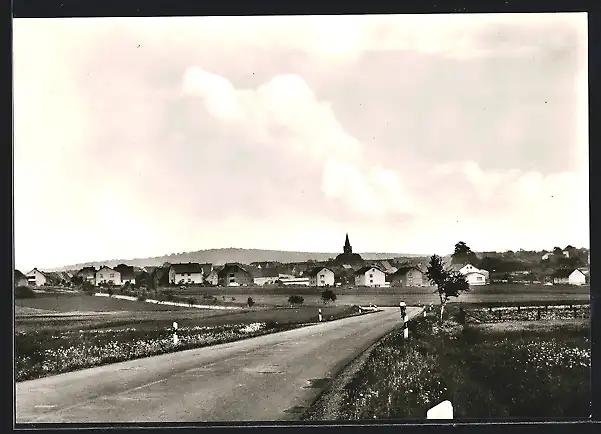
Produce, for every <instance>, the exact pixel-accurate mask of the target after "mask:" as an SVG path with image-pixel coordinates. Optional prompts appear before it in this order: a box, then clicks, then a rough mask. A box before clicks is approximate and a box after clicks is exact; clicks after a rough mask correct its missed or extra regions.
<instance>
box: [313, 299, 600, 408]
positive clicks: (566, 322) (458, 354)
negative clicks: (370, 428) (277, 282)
mask: <svg viewBox="0 0 601 434" xmlns="http://www.w3.org/2000/svg"><path fill="white" fill-rule="evenodd" d="M453 310H454V309H450V311H451V313H452V311H453ZM515 315H522V316H524V315H525V314H524V313H523V312H520V313H519V314H517V313H516V314H515ZM553 315H554V318H555V319H549V320H543V321H528V320H526V321H524V322H522V323H520V322H516V321H513V322H512V321H507V322H502V323H496V324H495V323H487V324H482V325H467V326H466V327H465V328H462V327H461V326H459V325H458V324H457V323H456V322H453V321H447V322H446V323H445V326H444V327H442V328H441V327H439V326H438V325H437V322H436V320H435V318H434V317H433V316H432V317H428V318H420V319H419V320H416V321H415V322H413V324H412V326H411V331H410V334H411V337H410V340H409V341H404V340H403V337H402V332H400V330H399V331H395V332H393V333H391V334H390V335H389V336H387V337H386V338H385V339H384V340H382V341H381V342H380V343H379V344H378V345H377V346H376V347H375V348H374V350H373V352H371V353H370V354H369V356H368V357H367V359H366V361H365V363H363V364H362V365H361V366H360V368H359V369H358V371H356V372H355V373H354V374H353V375H352V377H351V378H350V379H349V380H350V381H348V382H346V383H345V385H344V386H343V387H341V388H340V389H339V390H338V392H336V394H335V393H334V392H332V394H330V395H328V394H326V395H324V396H323V397H322V398H321V399H320V400H319V401H318V403H317V404H316V405H315V406H314V408H312V409H311V411H309V412H308V413H307V414H306V418H307V419H310V420H311V419H313V420H320V419H330V420H362V419H363V420H366V419H369V420H373V419H379V420H385V419H424V418H425V417H426V413H427V411H428V410H429V409H430V408H431V407H433V406H434V405H436V404H438V403H440V402H442V401H444V400H449V401H451V403H452V404H453V407H454V417H455V418H458V419H466V418H482V419H490V418H520V419H532V418H553V419H556V418H564V417H568V418H588V417H589V415H590V399H591V390H590V374H591V353H590V341H589V332H590V327H589V320H588V319H586V318H585V319H572V318H571V316H572V315H573V313H572V312H571V311H568V312H567V313H565V314H559V313H557V312H556V313H554V314H553Z"/></svg>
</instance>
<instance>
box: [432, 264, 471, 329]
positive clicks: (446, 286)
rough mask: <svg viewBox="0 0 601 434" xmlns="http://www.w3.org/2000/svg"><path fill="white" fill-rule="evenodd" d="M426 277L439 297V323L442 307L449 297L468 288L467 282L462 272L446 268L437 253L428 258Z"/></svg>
mask: <svg viewBox="0 0 601 434" xmlns="http://www.w3.org/2000/svg"><path fill="white" fill-rule="evenodd" d="M426 277H427V278H428V280H429V281H430V282H431V283H433V284H434V285H435V286H436V292H437V293H438V297H439V298H440V323H441V324H442V318H443V314H444V309H445V306H446V305H447V302H448V301H449V298H450V297H458V296H459V294H460V293H461V292H463V291H467V290H469V284H468V283H467V280H465V277H464V276H463V274H461V273H459V272H458V271H452V270H447V269H446V268H445V267H444V264H443V262H442V258H441V257H440V256H438V255H432V257H431V258H430V263H429V264H428V270H427V271H426Z"/></svg>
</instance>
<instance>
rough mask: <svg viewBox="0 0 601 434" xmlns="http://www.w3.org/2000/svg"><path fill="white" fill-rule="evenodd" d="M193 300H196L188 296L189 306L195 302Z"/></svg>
mask: <svg viewBox="0 0 601 434" xmlns="http://www.w3.org/2000/svg"><path fill="white" fill-rule="evenodd" d="M195 301H196V300H194V299H193V298H191V297H190V298H188V304H189V305H190V306H192V305H193V304H194V302H195Z"/></svg>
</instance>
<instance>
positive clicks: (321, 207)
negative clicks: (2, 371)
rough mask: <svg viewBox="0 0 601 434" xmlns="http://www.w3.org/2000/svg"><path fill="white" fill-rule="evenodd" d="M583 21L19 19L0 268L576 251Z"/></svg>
mask: <svg viewBox="0 0 601 434" xmlns="http://www.w3.org/2000/svg"><path fill="white" fill-rule="evenodd" d="M586 34H587V22H586V15H584V14H528V15H459V14H458V15H410V16H392V15H391V16H338V17H336V16H329V17H316V16H314V17H310V16H305V17H209V18H204V17H203V18H127V19H116V18H101V19H44V20H31V19H20V20H15V22H14V131H15V135H14V214H15V229H14V237H15V261H16V266H17V267H21V268H31V267H33V266H38V267H41V268H42V267H53V266H61V265H67V264H72V263H76V262H81V261H88V260H89V261H91V260H103V259H109V258H132V257H146V256H155V255H162V254H167V253H177V252H184V251H192V250H199V249H206V248H222V247H241V248H267V249H282V250H302V251H339V250H341V248H342V243H343V241H344V234H345V232H349V234H350V237H351V242H352V244H353V246H354V248H355V250H356V251H359V252H366V251H382V252H403V253H434V252H436V253H439V254H446V253H449V252H450V251H452V249H453V246H454V244H455V243H456V242H457V241H459V240H462V241H465V242H466V243H467V244H468V245H469V246H471V247H472V249H474V250H476V251H482V250H507V249H519V248H524V249H543V248H546V249H551V248H553V247H554V246H555V245H558V246H562V247H564V246H566V245H567V244H572V245H574V246H577V247H581V246H582V247H588V246H589V217H588V195H589V192H588V102H587V92H588V91H587V80H588V78H587V77H588V73H587V49H588V47H587V39H586V38H587V36H586Z"/></svg>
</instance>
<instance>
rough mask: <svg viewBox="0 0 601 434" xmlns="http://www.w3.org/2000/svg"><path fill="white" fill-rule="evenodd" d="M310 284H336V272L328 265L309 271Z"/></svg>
mask: <svg viewBox="0 0 601 434" xmlns="http://www.w3.org/2000/svg"><path fill="white" fill-rule="evenodd" d="M308 274H309V286H334V272H333V271H332V270H330V269H329V268H326V267H321V268H319V267H318V268H314V269H312V270H310V271H309V273H308Z"/></svg>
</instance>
